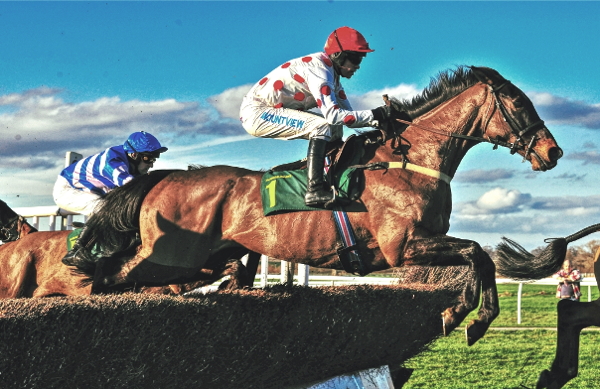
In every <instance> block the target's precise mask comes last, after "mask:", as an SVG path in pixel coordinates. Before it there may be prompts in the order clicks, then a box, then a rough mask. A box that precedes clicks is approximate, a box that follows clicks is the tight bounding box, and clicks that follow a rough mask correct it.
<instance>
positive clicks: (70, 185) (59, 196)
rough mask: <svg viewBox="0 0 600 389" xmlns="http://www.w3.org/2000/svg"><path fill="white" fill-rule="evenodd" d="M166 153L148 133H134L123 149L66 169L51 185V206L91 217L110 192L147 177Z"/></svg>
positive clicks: (109, 151)
mask: <svg viewBox="0 0 600 389" xmlns="http://www.w3.org/2000/svg"><path fill="white" fill-rule="evenodd" d="M165 151H167V148H166V147H162V146H161V144H160V142H159V141H158V140H157V139H156V138H155V137H154V136H153V135H152V134H149V133H147V132H144V131H141V132H134V133H133V134H131V135H129V138H127V140H126V141H125V143H124V144H123V145H119V146H113V147H109V148H108V149H106V150H104V151H102V152H100V153H98V154H95V155H92V156H91V157H87V158H85V159H82V160H80V161H77V162H76V163H73V164H71V165H70V166H68V167H66V168H65V169H64V170H63V171H62V172H61V173H60V175H59V176H58V179H57V180H56V183H55V184H54V191H53V193H52V194H53V196H54V202H55V203H56V205H58V206H59V207H60V208H62V209H65V210H67V211H71V212H77V213H81V214H83V215H87V216H89V215H91V214H92V213H93V212H94V208H95V207H96V205H97V204H98V202H99V200H100V199H101V198H102V196H104V195H105V194H106V193H108V192H109V191H110V190H112V189H114V188H116V187H118V186H122V185H124V184H126V183H128V182H129V181H131V180H132V179H133V178H134V177H137V176H140V175H142V174H146V173H148V170H149V169H150V168H151V167H153V166H154V162H155V161H156V159H157V158H159V157H160V154H161V153H164V152H165Z"/></svg>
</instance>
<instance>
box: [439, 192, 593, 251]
mask: <svg viewBox="0 0 600 389" xmlns="http://www.w3.org/2000/svg"><path fill="white" fill-rule="evenodd" d="M454 210H455V212H454V213H453V214H452V216H451V219H450V223H451V232H452V233H453V234H456V233H458V235H460V234H461V233H462V234H481V233H494V234H498V235H504V236H510V235H515V234H519V235H521V236H522V235H523V234H525V235H542V236H545V237H552V236H554V237H564V236H567V235H570V234H572V233H574V232H576V231H579V230H580V229H582V228H584V227H586V226H589V225H592V224H595V223H597V222H598V216H599V215H600V195H593V196H556V197H535V198H532V197H531V196H529V195H528V194H522V193H520V192H518V191H514V190H508V189H504V188H495V189H493V190H491V191H489V192H486V193H485V194H484V195H482V196H481V197H480V198H479V199H478V200H476V201H471V202H463V203H458V204H456V205H455V207H454ZM541 243H542V242H540V244H541Z"/></svg>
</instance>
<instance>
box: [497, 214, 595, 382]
mask: <svg viewBox="0 0 600 389" xmlns="http://www.w3.org/2000/svg"><path fill="white" fill-rule="evenodd" d="M597 231H600V224H594V225H591V226H589V227H586V228H584V229H582V230H580V231H578V232H576V233H574V234H571V235H569V236H567V237H565V238H555V239H550V243H549V244H548V245H547V246H546V248H544V250H543V251H542V252H540V253H539V254H538V255H533V254H531V253H529V252H527V250H525V249H524V248H523V247H522V246H521V245H519V244H518V243H516V242H515V241H513V240H511V239H507V238H504V239H503V242H501V243H500V244H498V247H497V251H496V252H497V257H496V259H495V261H496V265H497V267H498V273H499V274H500V275H502V276H504V277H508V278H512V279H516V280H524V281H525V280H526V281H529V280H536V279H540V278H544V277H549V276H551V275H552V274H554V273H556V272H557V271H558V270H559V269H560V267H561V266H562V263H563V261H564V260H565V257H566V254H567V245H568V244H569V243H571V242H573V241H576V240H578V239H581V238H583V237H585V236H587V235H589V234H591V233H594V232H597ZM599 257H600V249H598V251H596V254H595V256H594V275H595V277H596V283H597V284H598V285H600V261H599V260H598V259H599ZM556 309H557V313H558V319H557V344H556V355H555V357H554V361H553V362H552V366H551V368H550V370H543V371H542V373H541V374H540V376H539V378H538V382H537V385H536V388H537V389H543V388H548V389H559V388H562V387H563V386H564V385H565V384H566V383H567V382H568V381H570V380H572V379H573V378H575V377H577V373H578V369H579V334H580V333H581V330H582V329H584V328H586V327H589V326H600V299H597V300H595V301H592V302H589V303H585V302H579V301H571V300H568V299H565V300H561V301H559V302H558V304H557V306H556Z"/></svg>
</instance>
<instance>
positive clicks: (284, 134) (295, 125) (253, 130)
mask: <svg viewBox="0 0 600 389" xmlns="http://www.w3.org/2000/svg"><path fill="white" fill-rule="evenodd" d="M247 100H249V99H246V100H244V103H243V104H242V107H241V109H240V120H241V121H242V126H243V127H244V129H245V130H246V131H247V132H248V133H249V134H250V135H253V136H257V137H262V138H277V139H286V140H288V139H323V140H326V141H331V140H337V139H340V138H341V137H342V136H343V135H344V129H343V126H342V125H341V124H340V125H331V124H329V123H327V121H326V120H325V119H324V118H323V117H322V116H320V115H318V114H316V113H312V112H303V111H297V110H295V109H287V108H273V107H266V106H260V105H257V104H253V103H249V102H248V101H247Z"/></svg>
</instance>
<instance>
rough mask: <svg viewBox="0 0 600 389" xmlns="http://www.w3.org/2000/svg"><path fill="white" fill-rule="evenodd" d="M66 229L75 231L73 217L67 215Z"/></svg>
mask: <svg viewBox="0 0 600 389" xmlns="http://www.w3.org/2000/svg"><path fill="white" fill-rule="evenodd" d="M66 229H67V230H69V231H71V230H72V229H73V215H67V226H66Z"/></svg>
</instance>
